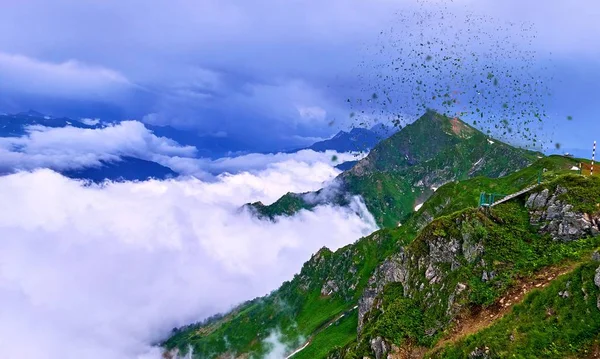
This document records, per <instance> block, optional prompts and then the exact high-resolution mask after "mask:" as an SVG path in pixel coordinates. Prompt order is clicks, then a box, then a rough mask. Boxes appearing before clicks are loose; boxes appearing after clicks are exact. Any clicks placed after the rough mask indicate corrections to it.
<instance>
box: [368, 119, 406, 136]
mask: <svg viewBox="0 0 600 359" xmlns="http://www.w3.org/2000/svg"><path fill="white" fill-rule="evenodd" d="M401 129H402V127H395V126H387V125H385V124H383V123H378V124H376V125H374V126H373V127H371V129H370V130H371V132H374V133H375V134H376V135H377V136H379V137H381V138H384V139H385V138H388V137H390V136H391V135H393V134H394V133H396V132H398V131H399V130H401Z"/></svg>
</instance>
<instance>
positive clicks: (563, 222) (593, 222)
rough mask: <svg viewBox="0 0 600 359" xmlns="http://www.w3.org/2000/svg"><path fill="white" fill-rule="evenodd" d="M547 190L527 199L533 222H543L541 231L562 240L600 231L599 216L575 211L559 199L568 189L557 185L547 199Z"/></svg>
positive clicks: (569, 239)
mask: <svg viewBox="0 0 600 359" xmlns="http://www.w3.org/2000/svg"><path fill="white" fill-rule="evenodd" d="M546 191H547V190H544V191H543V192H542V193H539V194H537V195H531V196H530V198H529V200H528V201H527V203H528V208H530V215H531V222H532V223H533V224H537V223H540V222H542V227H541V230H540V232H542V233H549V234H550V235H552V237H553V238H554V239H555V240H560V241H573V240H577V239H580V238H583V237H586V236H589V235H596V234H598V233H600V228H599V227H598V225H597V223H598V222H599V221H598V219H599V218H598V217H594V216H590V215H588V214H585V213H579V212H575V211H574V210H573V206H572V205H571V204H567V203H563V202H562V201H561V200H559V199H558V197H559V196H560V195H561V194H564V193H566V189H564V188H562V187H557V189H556V191H555V193H554V195H553V196H552V197H551V198H550V199H547V197H548V195H549V193H546ZM534 196H535V197H534ZM542 202H545V205H541V204H542Z"/></svg>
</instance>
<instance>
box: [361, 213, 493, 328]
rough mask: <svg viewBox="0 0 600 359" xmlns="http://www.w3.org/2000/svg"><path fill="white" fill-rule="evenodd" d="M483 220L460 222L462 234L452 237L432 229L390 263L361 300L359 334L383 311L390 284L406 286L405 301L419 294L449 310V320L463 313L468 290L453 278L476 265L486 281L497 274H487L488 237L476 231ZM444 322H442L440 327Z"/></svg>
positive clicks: (382, 267) (378, 272)
mask: <svg viewBox="0 0 600 359" xmlns="http://www.w3.org/2000/svg"><path fill="white" fill-rule="evenodd" d="M480 220H481V219H480V218H478V217H477V216H474V217H472V218H467V217H466V216H464V217H461V218H459V219H457V220H456V223H454V224H452V225H453V226H454V225H456V226H457V228H458V229H459V230H458V231H457V233H456V234H455V235H450V236H446V235H444V233H441V232H440V233H438V232H437V231H436V229H435V228H431V227H428V229H426V230H425V231H424V232H423V234H422V235H421V236H420V237H419V238H418V239H416V240H415V242H413V244H412V245H411V246H408V247H406V249H401V250H400V251H399V252H398V253H396V254H394V255H392V256H390V257H389V258H388V259H386V260H385V261H384V262H383V263H382V264H381V265H380V266H379V267H378V268H377V269H376V270H375V272H374V274H373V275H372V276H371V278H370V279H369V282H368V285H367V288H366V290H365V291H364V292H363V295H362V296H361V298H360V300H359V307H358V333H359V334H360V333H361V332H362V330H363V328H364V325H365V323H366V321H367V320H368V313H369V312H370V311H371V310H373V309H381V304H382V303H381V299H380V295H381V294H382V293H383V291H384V288H385V287H386V286H387V285H388V284H390V283H400V284H402V287H403V292H404V296H405V297H409V298H414V297H415V296H416V295H417V294H418V295H419V296H421V297H424V298H427V301H428V302H430V303H432V305H442V306H445V307H446V308H445V311H446V313H447V315H448V316H449V317H450V316H453V315H454V313H456V312H457V311H458V310H460V306H459V305H457V299H458V298H459V297H460V296H461V295H464V293H465V292H466V291H465V290H466V289H467V286H466V285H465V284H463V283H458V284H457V283H456V282H449V281H448V280H447V279H448V276H449V274H451V273H452V272H453V271H455V270H456V269H458V268H460V267H461V266H462V265H466V264H474V265H476V266H480V267H481V268H482V271H483V273H485V277H486V279H491V278H493V277H494V272H493V271H489V272H487V271H486V269H485V268H486V267H485V266H486V264H485V262H484V261H483V260H481V259H480V258H481V256H482V255H483V253H484V247H483V239H484V237H483V236H482V235H481V234H476V230H475V228H476V227H477V226H480V225H481V223H480ZM443 320H444V319H443V318H440V327H441V326H442V323H441V321H443ZM427 329H428V332H429V333H431V335H433V334H435V332H436V331H437V327H436V328H427Z"/></svg>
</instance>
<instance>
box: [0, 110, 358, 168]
mask: <svg viewBox="0 0 600 359" xmlns="http://www.w3.org/2000/svg"><path fill="white" fill-rule="evenodd" d="M84 121H87V122H88V123H90V121H92V122H95V121H97V120H91V119H85V120H84ZM27 132H28V133H27V134H26V135H25V136H22V137H0V173H3V172H4V173H6V172H12V171H13V170H15V169H16V170H33V169H36V168H51V169H54V170H56V171H64V170H74V169H75V170H76V169H82V168H89V167H98V166H101V165H102V161H118V160H120V159H121V158H122V157H135V158H139V159H143V160H147V161H153V162H157V163H159V164H161V165H163V166H165V167H169V168H171V169H172V170H173V171H175V172H177V173H179V174H182V175H192V176H196V177H199V178H204V179H208V178H211V177H212V176H213V175H214V174H218V173H223V172H229V173H237V172H240V171H258V170H263V169H265V168H267V167H268V166H269V165H270V164H272V163H279V162H282V161H285V160H292V161H301V162H305V163H311V164H312V163H317V162H331V164H333V165H337V164H339V163H341V162H344V161H350V160H355V159H356V158H357V157H356V156H355V155H354V154H349V153H337V152H334V151H328V152H324V153H317V152H314V151H309V150H305V151H300V152H299V153H289V154H286V153H278V154H248V155H244V156H238V157H225V158H220V159H217V160H210V159H206V158H197V157H196V155H197V149H196V148H195V147H193V146H182V145H179V144H178V143H177V142H175V141H173V140H171V139H169V138H166V137H159V136H156V135H155V134H154V133H153V132H152V131H150V130H148V129H147V128H146V127H145V126H144V124H143V123H141V122H139V121H123V122H121V123H118V124H114V125H109V126H107V127H104V128H99V129H85V128H77V127H71V126H67V127H59V128H50V127H43V126H37V125H36V126H29V127H28V128H27ZM333 156H336V158H337V160H336V162H332V161H331V159H332V158H333Z"/></svg>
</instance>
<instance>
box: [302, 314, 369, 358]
mask: <svg viewBox="0 0 600 359" xmlns="http://www.w3.org/2000/svg"><path fill="white" fill-rule="evenodd" d="M357 321H358V313H357V312H356V310H354V311H352V313H351V314H349V315H346V316H344V317H343V318H341V319H339V320H337V321H336V322H334V323H332V325H331V326H330V327H328V328H326V329H325V330H323V331H322V332H320V333H318V334H317V335H315V337H314V338H313V339H312V341H311V343H310V345H309V346H308V347H306V349H304V350H302V351H301V352H299V353H298V354H296V355H294V359H315V358H325V357H326V356H327V353H328V352H329V351H330V350H331V348H335V347H343V346H345V345H347V344H348V343H350V342H351V341H352V340H353V339H355V338H356V323H357Z"/></svg>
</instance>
